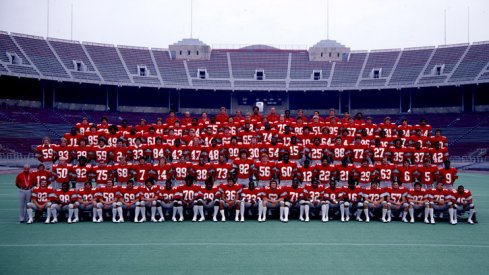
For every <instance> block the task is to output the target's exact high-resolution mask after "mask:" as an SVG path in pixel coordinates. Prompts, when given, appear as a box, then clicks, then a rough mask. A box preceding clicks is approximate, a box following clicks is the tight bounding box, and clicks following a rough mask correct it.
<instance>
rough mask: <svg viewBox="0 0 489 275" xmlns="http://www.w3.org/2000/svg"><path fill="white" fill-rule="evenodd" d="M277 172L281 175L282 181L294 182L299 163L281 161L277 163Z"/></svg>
mask: <svg viewBox="0 0 489 275" xmlns="http://www.w3.org/2000/svg"><path fill="white" fill-rule="evenodd" d="M277 170H278V172H279V175H280V180H292V178H293V177H294V176H295V175H296V174H297V163H295V162H288V163H285V162H283V161H279V162H277Z"/></svg>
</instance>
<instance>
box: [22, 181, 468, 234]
mask: <svg viewBox="0 0 489 275" xmlns="http://www.w3.org/2000/svg"><path fill="white" fill-rule="evenodd" d="M146 210H149V211H150V219H151V221H152V222H162V221H164V220H165V216H168V215H170V212H171V219H172V220H173V221H180V222H181V221H183V220H184V216H185V215H184V211H185V213H186V214H190V213H191V212H193V218H192V221H194V222H195V221H199V222H202V221H204V220H205V219H206V216H209V215H210V212H212V220H213V221H215V222H217V221H218V215H219V214H220V216H221V221H226V217H229V216H232V214H234V218H235V221H237V222H244V221H245V212H248V216H249V217H251V218H253V216H254V213H256V212H258V221H259V222H264V221H266V220H267V216H270V215H271V214H272V213H271V211H272V210H273V211H276V210H279V213H280V214H279V215H280V221H282V222H288V220H289V213H290V211H291V210H292V211H297V210H299V220H300V221H304V222H308V221H309V220H310V215H311V216H312V217H320V219H321V221H322V222H328V221H329V219H330V216H337V215H338V214H339V216H340V220H341V221H342V222H348V221H349V220H350V216H351V215H352V214H353V216H354V217H355V218H356V220H357V221H359V222H362V221H364V220H365V222H370V219H371V218H372V217H376V216H377V217H380V220H381V221H382V222H384V223H387V222H390V221H391V220H392V218H393V217H399V218H400V219H401V221H402V222H405V223H408V222H410V223H414V222H415V218H422V217H423V215H424V222H425V223H427V224H434V223H435V217H436V218H443V216H444V215H446V214H448V217H449V221H450V223H451V224H457V221H458V216H459V215H463V214H465V213H466V212H468V220H467V222H468V223H470V224H473V223H474V220H475V216H474V215H475V210H474V204H473V201H472V194H471V192H470V191H469V190H468V189H465V188H464V187H463V186H459V187H458V188H457V189H456V190H449V189H445V188H443V184H442V183H441V182H439V183H437V184H436V187H435V188H432V189H429V190H426V189H424V188H422V186H421V183H419V182H416V183H415V184H414V188H413V189H410V190H407V189H406V188H404V187H402V186H400V185H399V182H397V181H393V182H392V184H391V186H389V187H387V188H380V187H379V184H378V181H373V182H372V183H371V186H370V187H368V188H366V189H362V188H360V187H359V186H357V185H356V182H355V181H354V180H353V179H351V180H349V182H348V185H347V186H345V187H339V186H338V187H337V186H336V181H332V182H331V184H330V185H329V186H328V187H324V186H323V185H321V184H319V181H317V180H314V181H313V182H312V183H311V184H305V185H303V186H301V185H300V184H299V181H298V180H293V181H292V184H291V185H290V186H285V187H282V186H279V185H278V183H277V181H276V180H271V181H270V182H269V185H268V186H266V187H256V186H255V183H254V182H253V181H250V182H249V184H248V186H247V187H243V186H241V185H239V184H236V182H235V180H234V179H233V178H229V179H228V180H227V182H226V183H222V184H220V185H219V186H215V185H214V184H213V181H212V180H211V179H209V180H206V182H205V185H204V186H198V185H195V184H194V180H193V178H192V177H187V178H186V179H185V184H184V185H182V186H178V187H174V186H172V181H171V180H167V181H166V182H165V184H164V185H163V186H160V185H157V184H154V183H153V180H152V179H148V180H146V181H145V183H144V185H142V186H139V187H136V186H134V182H133V181H132V180H129V181H128V182H127V184H126V185H125V186H116V185H114V183H113V182H112V181H111V180H108V181H107V182H106V184H104V185H100V186H97V187H95V188H94V187H92V184H91V182H86V183H85V184H84V187H83V188H81V189H79V190H75V189H71V188H70V187H69V183H67V182H64V183H63V184H62V186H61V188H60V189H53V188H51V187H49V186H48V185H47V181H46V180H42V181H41V183H40V185H39V186H37V187H35V188H34V189H33V192H32V200H31V202H29V203H27V214H28V221H27V223H29V224H30V223H33V222H34V216H35V214H38V215H37V216H40V215H41V214H43V212H44V211H45V212H46V220H45V223H57V222H58V214H60V213H63V214H65V215H66V217H67V222H68V223H76V222H78V221H79V212H80V211H83V212H88V213H87V214H88V215H90V214H91V215H92V220H93V222H95V223H99V222H103V220H104V214H105V215H106V216H107V217H110V216H111V217H112V221H113V222H114V223H120V222H124V221H125V218H126V219H127V218H130V217H134V222H136V223H139V222H145V221H146V219H147V215H146ZM104 212H105V213H104ZM362 214H363V218H362ZM140 216H141V217H140ZM408 216H409V220H408Z"/></svg>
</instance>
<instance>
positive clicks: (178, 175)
mask: <svg viewBox="0 0 489 275" xmlns="http://www.w3.org/2000/svg"><path fill="white" fill-rule="evenodd" d="M191 165H192V163H190V162H176V163H172V169H173V171H175V179H176V180H185V177H186V176H187V175H188V173H189V167H190V166H191Z"/></svg>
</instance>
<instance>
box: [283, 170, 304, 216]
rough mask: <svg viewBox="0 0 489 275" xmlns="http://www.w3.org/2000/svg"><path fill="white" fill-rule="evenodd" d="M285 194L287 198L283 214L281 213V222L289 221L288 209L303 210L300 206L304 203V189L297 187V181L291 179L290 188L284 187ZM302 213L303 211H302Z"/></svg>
mask: <svg viewBox="0 0 489 275" xmlns="http://www.w3.org/2000/svg"><path fill="white" fill-rule="evenodd" d="M284 189H285V192H286V193H287V197H286V198H285V203H284V206H285V208H284V213H283V218H282V217H281V218H282V221H283V222H288V221H289V209H290V208H299V209H301V208H303V206H302V204H305V201H304V188H302V187H300V186H299V180H298V179H297V178H294V179H292V185H291V186H285V187H284ZM303 211H304V210H303Z"/></svg>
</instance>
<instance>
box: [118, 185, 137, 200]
mask: <svg viewBox="0 0 489 275" xmlns="http://www.w3.org/2000/svg"><path fill="white" fill-rule="evenodd" d="M119 192H120V196H121V198H122V200H123V201H124V203H134V202H136V201H137V198H138V194H139V188H137V187H132V188H129V187H127V186H122V187H120V189H119Z"/></svg>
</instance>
